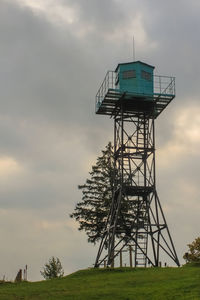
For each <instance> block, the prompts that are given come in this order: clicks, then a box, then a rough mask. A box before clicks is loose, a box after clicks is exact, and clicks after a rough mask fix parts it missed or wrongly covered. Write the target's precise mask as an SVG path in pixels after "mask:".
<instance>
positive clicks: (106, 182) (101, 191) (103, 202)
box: [70, 142, 115, 243]
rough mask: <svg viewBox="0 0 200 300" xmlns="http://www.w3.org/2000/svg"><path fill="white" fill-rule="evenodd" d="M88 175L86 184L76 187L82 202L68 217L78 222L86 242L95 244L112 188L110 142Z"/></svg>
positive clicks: (105, 214)
mask: <svg viewBox="0 0 200 300" xmlns="http://www.w3.org/2000/svg"><path fill="white" fill-rule="evenodd" d="M89 174H90V178H89V179H87V180H86V183H85V184H83V185H79V186H78V188H79V189H80V190H81V191H82V201H81V202H78V203H77V204H76V207H75V209H74V212H73V213H72V214H71V215H70V217H71V218H74V219H75V220H76V221H78V222H79V230H84V231H85V232H86V234H87V236H88V241H89V242H91V243H96V242H97V241H99V240H100V238H101V236H102V232H103V230H104V227H105V222H106V219H107V215H108V212H109V209H110V205H111V201H112V193H113V188H114V177H115V168H114V153H113V147H112V144H111V143H110V142H109V143H108V145H107V146H106V149H105V150H104V151H102V155H101V156H100V157H98V158H97V162H96V165H94V166H92V171H91V172H90V173H89Z"/></svg>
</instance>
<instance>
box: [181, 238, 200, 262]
mask: <svg viewBox="0 0 200 300" xmlns="http://www.w3.org/2000/svg"><path fill="white" fill-rule="evenodd" d="M188 247H189V251H188V252H186V253H185V254H184V255H183V258H184V259H185V260H186V263H200V237H198V238H196V239H195V240H194V241H193V242H192V243H191V244H188Z"/></svg>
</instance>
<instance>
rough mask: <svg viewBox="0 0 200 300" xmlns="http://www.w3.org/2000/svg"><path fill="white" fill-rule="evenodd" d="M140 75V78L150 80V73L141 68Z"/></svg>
mask: <svg viewBox="0 0 200 300" xmlns="http://www.w3.org/2000/svg"><path fill="white" fill-rule="evenodd" d="M141 77H142V79H146V80H151V73H149V72H146V71H143V70H142V72H141Z"/></svg>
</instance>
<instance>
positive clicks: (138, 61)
mask: <svg viewBox="0 0 200 300" xmlns="http://www.w3.org/2000/svg"><path fill="white" fill-rule="evenodd" d="M136 63H140V64H142V65H146V66H148V67H151V68H153V69H154V68H155V67H154V66H151V65H149V64H146V63H144V62H142V61H140V60H137V61H131V62H126V63H119V64H118V65H117V68H116V69H115V72H117V70H118V68H119V66H122V65H129V64H136Z"/></svg>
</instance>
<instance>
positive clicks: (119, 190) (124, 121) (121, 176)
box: [95, 61, 180, 267]
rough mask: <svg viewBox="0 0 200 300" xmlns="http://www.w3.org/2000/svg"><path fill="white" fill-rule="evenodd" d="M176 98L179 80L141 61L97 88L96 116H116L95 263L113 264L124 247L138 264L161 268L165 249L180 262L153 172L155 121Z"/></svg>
mask: <svg viewBox="0 0 200 300" xmlns="http://www.w3.org/2000/svg"><path fill="white" fill-rule="evenodd" d="M174 97H175V78H174V77H167V76H156V75H154V67H153V66H151V65H148V64H146V63H144V62H141V61H135V62H129V63H120V64H118V66H117V68H116V70H115V71H108V72H107V74H106V77H105V79H104V81H103V83H102V85H101V87H100V89H99V91H98V92H97V95H96V114H102V115H108V116H110V117H111V118H113V119H114V160H115V180H114V192H113V197H112V203H111V207H110V211H109V214H108V217H107V220H106V224H105V230H104V232H103V234H102V238H101V242H100V246H99V250H98V253H97V257H96V262H95V267H99V266H100V265H101V264H103V263H104V265H105V264H106V265H107V266H111V265H112V264H113V261H114V258H115V257H117V256H118V255H119V254H120V253H121V252H122V251H123V249H125V247H126V246H129V247H130V248H131V249H132V250H131V251H132V254H131V255H133V258H134V266H141V267H146V266H147V264H148V265H152V266H158V265H159V259H160V252H161V251H163V252H164V253H165V254H167V256H169V257H170V258H171V259H172V260H173V261H174V262H175V263H176V264H177V265H178V266H179V265H180V264H179V260H178V257H177V254H176V250H175V247H174V244H173V241H172V238H171V235H170V232H169V229H168V225H167V222H166V219H165V216H164V213H163V210H162V207H161V204H160V200H159V198H158V195H157V192H156V176H155V125H154V123H155V119H156V118H157V117H158V116H159V115H160V114H161V112H162V111H163V110H164V109H165V108H166V107H167V105H168V104H169V103H170V102H171V101H172V100H173V99H174ZM105 249H106V250H105ZM105 251H106V252H105Z"/></svg>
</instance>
